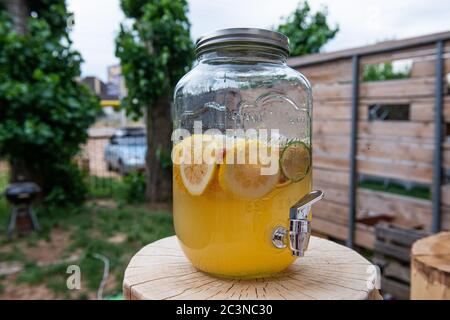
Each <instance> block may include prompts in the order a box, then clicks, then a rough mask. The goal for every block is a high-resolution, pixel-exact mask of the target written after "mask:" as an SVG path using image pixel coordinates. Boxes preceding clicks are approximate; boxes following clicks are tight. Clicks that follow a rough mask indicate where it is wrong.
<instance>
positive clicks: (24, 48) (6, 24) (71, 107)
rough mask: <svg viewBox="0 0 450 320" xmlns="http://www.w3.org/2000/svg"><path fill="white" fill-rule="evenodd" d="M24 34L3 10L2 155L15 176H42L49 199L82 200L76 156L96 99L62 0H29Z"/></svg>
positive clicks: (0, 20)
mask: <svg viewBox="0 0 450 320" xmlns="http://www.w3.org/2000/svg"><path fill="white" fill-rule="evenodd" d="M29 3H30V10H31V12H32V13H31V14H30V16H29V17H28V19H27V23H26V26H27V28H26V30H27V32H26V33H25V34H19V33H17V32H15V31H14V30H15V28H14V24H13V22H12V20H11V19H10V16H9V14H8V12H6V11H5V10H1V9H0V119H2V120H1V122H0V156H2V157H5V158H6V159H8V160H9V162H10V164H11V169H12V171H11V172H12V178H13V180H17V179H18V177H19V176H22V177H24V178H25V179H27V180H32V181H35V182H37V183H38V184H39V185H40V186H41V188H42V190H43V194H44V197H46V200H47V202H56V203H64V204H66V203H68V202H72V203H80V202H81V201H82V200H83V199H84V195H85V193H86V188H85V187H84V185H83V175H82V174H81V173H80V172H79V170H78V168H77V167H76V166H75V165H73V163H72V159H73V157H74V156H75V155H76V154H77V153H78V151H79V148H80V145H81V144H82V143H83V142H85V140H86V139H87V129H88V127H89V126H90V125H91V124H92V123H93V122H94V121H95V118H96V115H97V114H98V111H99V108H100V107H99V103H98V99H97V98H96V97H95V96H94V95H93V94H92V93H90V91H89V90H88V88H87V87H85V86H83V85H81V84H79V83H78V82H77V81H76V78H77V77H78V76H79V75H80V64H81V62H82V58H81V56H80V54H79V53H78V52H76V51H74V50H73V49H72V42H71V40H70V37H69V34H68V29H67V21H68V19H69V18H70V14H69V13H68V12H67V10H66V6H65V1H64V0H42V1H30V2H29Z"/></svg>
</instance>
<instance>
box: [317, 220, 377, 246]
mask: <svg viewBox="0 0 450 320" xmlns="http://www.w3.org/2000/svg"><path fill="white" fill-rule="evenodd" d="M312 229H313V231H317V232H319V233H323V234H326V235H328V236H331V237H334V238H336V239H339V240H345V239H347V226H346V225H341V224H338V223H334V222H330V221H327V220H325V219H320V218H317V217H316V218H315V219H314V220H313V222H312ZM374 242H375V236H374V230H373V228H372V227H369V226H365V225H363V224H361V223H357V224H356V228H355V243H356V245H358V246H361V247H364V248H368V249H373V246H374Z"/></svg>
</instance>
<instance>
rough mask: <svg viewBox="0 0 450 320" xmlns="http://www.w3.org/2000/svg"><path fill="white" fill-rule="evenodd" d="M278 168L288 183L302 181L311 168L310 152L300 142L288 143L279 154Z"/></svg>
mask: <svg viewBox="0 0 450 320" xmlns="http://www.w3.org/2000/svg"><path fill="white" fill-rule="evenodd" d="M280 167H281V171H282V172H283V175H284V176H285V177H286V178H287V179H289V180H290V181H292V182H298V181H300V180H302V179H303V178H304V177H305V176H306V175H307V174H308V171H309V168H310V167H311V152H310V150H309V148H308V146H307V145H306V144H305V143H303V142H301V141H294V142H291V143H288V144H287V146H286V147H285V148H284V150H283V152H282V154H281V158H280Z"/></svg>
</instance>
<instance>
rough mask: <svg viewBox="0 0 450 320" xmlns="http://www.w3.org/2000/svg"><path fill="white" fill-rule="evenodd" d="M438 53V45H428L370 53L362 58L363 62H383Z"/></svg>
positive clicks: (363, 63)
mask: <svg viewBox="0 0 450 320" xmlns="http://www.w3.org/2000/svg"><path fill="white" fill-rule="evenodd" d="M435 55H436V45H434V44H433V45H426V46H422V47H419V48H412V49H404V50H398V51H391V52H386V53H381V54H375V55H370V56H366V57H362V58H361V64H362V65H365V64H374V63H383V62H389V61H394V60H403V59H413V58H420V57H427V56H428V57H429V56H435Z"/></svg>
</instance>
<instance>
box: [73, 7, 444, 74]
mask: <svg viewBox="0 0 450 320" xmlns="http://www.w3.org/2000/svg"><path fill="white" fill-rule="evenodd" d="M297 3H298V0H190V1H189V4H190V13H189V17H190V20H191V24H192V28H191V34H192V38H193V39H197V38H198V37H200V36H201V35H202V34H205V33H209V32H211V31H214V30H217V29H223V28H231V27H259V28H270V27H271V26H273V25H276V24H278V22H280V17H282V16H287V15H288V14H289V13H290V12H292V11H293V10H294V9H295V7H296V5H297ZM309 3H310V4H311V7H312V8H313V10H314V11H315V10H317V9H319V8H320V7H321V6H322V5H326V6H328V11H329V21H330V23H331V24H332V25H334V24H336V23H338V24H339V26H340V31H339V33H338V35H337V36H336V38H335V39H333V40H332V41H330V42H329V43H328V44H327V45H326V47H325V48H324V51H334V50H339V49H345V48H351V47H355V46H362V45H366V44H373V43H375V42H378V41H383V40H392V39H401V38H405V37H414V36H419V35H423V34H428V33H434V32H440V31H450V0H364V1H357V0H334V1H332V0H310V1H309ZM68 5H69V10H71V11H72V12H73V13H74V14H75V26H74V29H73V32H72V39H73V41H74V45H75V48H76V49H78V50H79V51H80V52H81V54H82V55H83V58H84V60H85V63H84V64H83V67H82V71H83V75H84V76H87V75H96V76H98V77H100V78H102V79H105V78H106V67H107V66H108V65H111V64H115V63H117V62H118V60H117V58H115V56H114V38H115V34H116V33H117V31H118V28H119V23H120V22H121V21H122V20H123V14H122V12H121V10H120V7H119V0H95V1H94V0H68Z"/></svg>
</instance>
